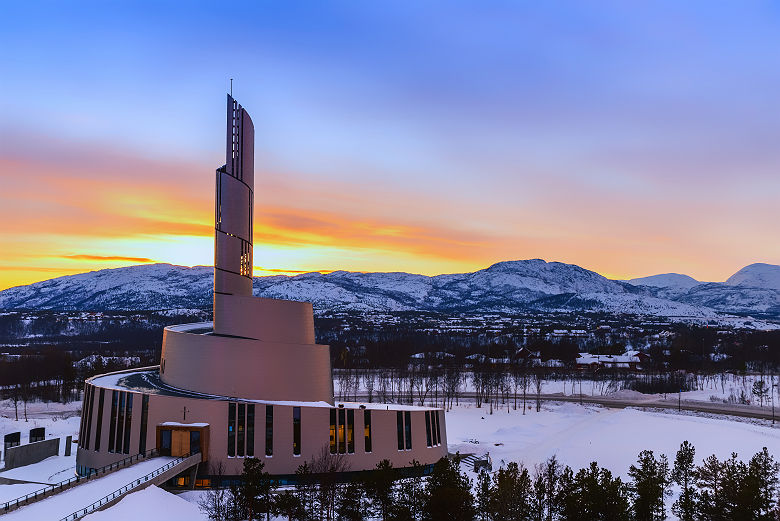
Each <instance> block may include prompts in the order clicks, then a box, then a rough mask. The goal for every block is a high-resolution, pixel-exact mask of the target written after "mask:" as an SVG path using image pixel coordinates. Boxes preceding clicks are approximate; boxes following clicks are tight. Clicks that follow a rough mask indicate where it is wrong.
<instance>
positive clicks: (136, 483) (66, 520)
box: [60, 452, 200, 521]
mask: <svg viewBox="0 0 780 521" xmlns="http://www.w3.org/2000/svg"><path fill="white" fill-rule="evenodd" d="M199 454H200V453H199V452H191V453H189V454H186V455H184V456H180V457H178V458H176V459H175V460H173V461H169V462H168V463H166V464H165V465H163V466H162V467H160V468H158V469H155V470H153V471H152V472H150V473H149V474H146V475H145V476H142V477H140V478H138V479H135V480H133V481H132V482H130V483H128V484H127V485H125V486H124V487H122V488H118V489H116V490H115V491H113V492H111V493H110V494H106V495H105V496H103V497H102V498H100V499H98V500H97V501H95V502H94V503H92V504H91V505H88V506H86V507H84V508H80V509H79V510H77V511H75V512H73V513H72V514H69V515H68V516H66V517H63V518H62V519H60V521H73V520H75V519H78V518H80V517H83V516H86V515H87V514H91V513H92V512H94V511H95V510H99V509H100V508H101V507H103V506H105V505H107V504H108V503H110V502H112V501H114V500H115V499H117V498H118V497H121V496H123V495H124V494H126V493H127V492H129V491H131V490H133V489H134V488H137V487H140V486H141V485H142V484H146V483H147V482H148V481H149V480H150V479H152V478H155V477H157V476H159V475H160V474H163V473H165V472H167V471H169V470H171V469H172V468H174V467H176V466H177V465H179V464H180V463H182V462H184V461H186V460H187V459H188V458H191V457H193V456H198V460H200V456H199Z"/></svg>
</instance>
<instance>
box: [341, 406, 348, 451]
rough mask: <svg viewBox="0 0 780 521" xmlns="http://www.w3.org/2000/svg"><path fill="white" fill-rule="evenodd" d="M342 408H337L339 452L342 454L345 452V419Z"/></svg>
mask: <svg viewBox="0 0 780 521" xmlns="http://www.w3.org/2000/svg"><path fill="white" fill-rule="evenodd" d="M344 416H345V415H344V409H339V454H344V453H346V452H347V443H346V439H345V438H346V436H345V435H346V432H345V430H346V427H347V426H346V423H347V422H346V421H345V417H344Z"/></svg>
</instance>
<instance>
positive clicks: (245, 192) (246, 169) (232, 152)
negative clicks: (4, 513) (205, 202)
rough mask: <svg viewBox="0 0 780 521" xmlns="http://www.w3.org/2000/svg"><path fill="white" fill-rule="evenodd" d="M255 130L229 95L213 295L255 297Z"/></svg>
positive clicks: (220, 173) (220, 172)
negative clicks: (253, 258) (253, 284)
mask: <svg viewBox="0 0 780 521" xmlns="http://www.w3.org/2000/svg"><path fill="white" fill-rule="evenodd" d="M254 183H255V127H254V125H253V124H252V118H250V117H249V114H248V113H247V112H246V111H245V110H244V108H243V107H242V106H241V105H239V104H238V102H236V100H235V99H233V97H232V96H231V95H230V94H228V97H227V143H226V154H225V165H224V166H222V167H221V168H218V169H217V187H216V201H215V203H216V204H215V216H214V296H215V302H214V304H215V306H214V313H215V315H216V313H217V308H218V306H217V305H216V296H217V295H218V294H221V295H243V296H251V295H252V207H253V204H254Z"/></svg>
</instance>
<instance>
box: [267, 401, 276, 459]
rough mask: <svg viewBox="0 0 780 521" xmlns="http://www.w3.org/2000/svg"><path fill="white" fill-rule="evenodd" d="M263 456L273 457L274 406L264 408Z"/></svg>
mask: <svg viewBox="0 0 780 521" xmlns="http://www.w3.org/2000/svg"><path fill="white" fill-rule="evenodd" d="M265 455H266V456H273V455H274V406H273V405H266V406H265Z"/></svg>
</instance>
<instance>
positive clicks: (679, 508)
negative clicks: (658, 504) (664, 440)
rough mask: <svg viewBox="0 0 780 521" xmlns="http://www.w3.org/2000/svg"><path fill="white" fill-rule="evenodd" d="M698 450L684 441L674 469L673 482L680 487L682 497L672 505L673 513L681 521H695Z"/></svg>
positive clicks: (678, 452)
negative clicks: (695, 459) (696, 459)
mask: <svg viewBox="0 0 780 521" xmlns="http://www.w3.org/2000/svg"><path fill="white" fill-rule="evenodd" d="M695 456H696V449H695V448H694V447H693V445H691V444H690V443H688V441H687V440H686V441H684V442H683V443H682V445H680V450H678V451H677V456H676V457H675V459H674V468H673V469H672V480H673V481H674V482H675V483H677V485H679V487H680V497H679V498H678V499H677V501H675V502H674V504H673V505H672V513H674V515H676V516H677V517H679V518H680V521H694V519H695V515H696V509H697V502H698V497H699V494H698V492H697V490H696V465H695V464H694V458H695Z"/></svg>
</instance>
